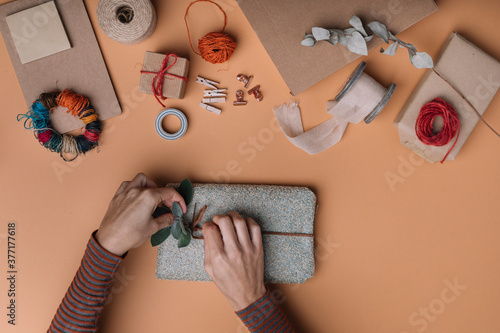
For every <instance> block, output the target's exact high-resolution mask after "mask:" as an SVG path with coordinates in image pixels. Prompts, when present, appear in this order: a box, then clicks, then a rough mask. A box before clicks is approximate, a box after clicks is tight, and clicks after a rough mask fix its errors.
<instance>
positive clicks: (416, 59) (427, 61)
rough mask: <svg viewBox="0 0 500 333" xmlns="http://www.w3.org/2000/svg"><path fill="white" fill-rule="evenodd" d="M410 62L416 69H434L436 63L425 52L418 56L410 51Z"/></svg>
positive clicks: (419, 53) (418, 53)
mask: <svg viewBox="0 0 500 333" xmlns="http://www.w3.org/2000/svg"><path fill="white" fill-rule="evenodd" d="M408 53H409V54H410V61H411V63H412V64H413V66H415V67H416V68H433V67H434V62H433V61H432V58H431V56H430V55H428V54H427V53H425V52H417V53H416V54H412V53H411V52H410V51H409V50H408Z"/></svg>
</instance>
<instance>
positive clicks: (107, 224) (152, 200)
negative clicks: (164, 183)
mask: <svg viewBox="0 0 500 333" xmlns="http://www.w3.org/2000/svg"><path fill="white" fill-rule="evenodd" d="M174 202H178V203H179V204H180V206H181V208H182V212H183V213H186V203H185V202H184V199H183V198H182V196H181V195H180V194H179V193H177V191H176V190H174V189H173V188H171V187H163V188H159V187H157V185H156V184H155V183H154V182H153V181H152V180H151V179H149V178H148V177H146V175H144V174H143V173H139V174H138V175H137V176H135V178H134V179H133V180H132V181H130V182H123V183H122V184H121V185H120V187H119V188H118V190H117V191H116V194H115V196H114V197H113V199H112V200H111V202H110V204H109V207H108V211H107V212H106V215H105V216H104V219H103V220H102V223H101V226H100V227H99V230H98V231H97V234H96V239H97V241H98V242H99V244H100V245H101V246H102V247H103V248H105V249H106V250H108V251H109V252H111V253H113V254H116V255H119V256H122V255H123V254H125V252H127V251H128V250H130V249H133V248H136V247H138V246H140V245H141V244H142V243H144V242H145V241H146V240H147V239H148V238H149V237H150V236H151V235H152V234H154V233H155V232H157V231H158V230H160V229H162V228H165V227H168V226H170V225H172V223H173V221H174V217H173V215H172V213H168V214H164V215H161V216H159V217H157V218H153V217H152V214H153V212H154V210H155V209H156V207H157V206H158V204H160V203H163V204H165V205H166V206H167V207H168V208H172V204H173V203H174Z"/></svg>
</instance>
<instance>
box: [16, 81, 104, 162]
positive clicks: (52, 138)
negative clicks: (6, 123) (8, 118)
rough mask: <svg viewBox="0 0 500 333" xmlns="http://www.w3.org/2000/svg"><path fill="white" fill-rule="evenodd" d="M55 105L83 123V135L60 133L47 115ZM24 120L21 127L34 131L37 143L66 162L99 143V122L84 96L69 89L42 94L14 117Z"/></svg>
mask: <svg viewBox="0 0 500 333" xmlns="http://www.w3.org/2000/svg"><path fill="white" fill-rule="evenodd" d="M57 106H62V107H66V108H67V109H68V111H67V113H71V115H73V116H75V117H78V118H79V119H80V120H82V121H83V124H84V125H85V132H84V133H83V134H82V135H78V136H76V137H73V136H71V135H67V134H62V135H61V134H59V133H58V132H57V131H56V130H55V129H54V128H53V127H52V124H51V122H50V118H49V114H50V113H52V111H53V109H54V108H55V107H57ZM23 119H24V127H25V128H26V129H30V130H32V131H33V133H34V135H35V137H36V138H37V139H38V141H39V142H40V144H41V145H42V146H44V147H45V148H47V149H48V150H50V151H52V152H56V153H59V155H60V156H61V157H62V159H63V160H65V161H67V162H69V161H73V160H74V159H75V158H77V157H78V155H79V154H85V153H86V152H88V151H89V150H92V149H94V148H95V147H97V146H98V144H99V143H98V141H99V136H100V134H101V131H102V129H101V121H100V120H99V116H98V115H97V114H96V113H95V111H94V109H93V108H92V106H91V105H90V102H89V100H88V99H87V98H85V97H83V96H82V95H78V94H76V93H74V92H72V91H71V90H69V89H66V90H64V91H63V92H58V91H53V92H48V93H42V94H41V95H40V97H39V99H37V100H36V101H34V102H33V104H32V105H31V108H30V110H29V111H28V112H27V113H25V114H19V115H18V116H17V120H18V121H21V120H23Z"/></svg>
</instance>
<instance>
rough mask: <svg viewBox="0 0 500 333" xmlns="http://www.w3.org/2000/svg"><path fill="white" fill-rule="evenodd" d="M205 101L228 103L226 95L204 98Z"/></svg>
mask: <svg viewBox="0 0 500 333" xmlns="http://www.w3.org/2000/svg"><path fill="white" fill-rule="evenodd" d="M202 102H203V103H226V97H212V98H204V99H203V100H202Z"/></svg>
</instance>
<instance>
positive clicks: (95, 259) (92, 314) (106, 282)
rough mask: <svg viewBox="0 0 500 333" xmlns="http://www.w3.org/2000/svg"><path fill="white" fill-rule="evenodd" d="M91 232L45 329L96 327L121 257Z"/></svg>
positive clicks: (92, 329)
mask: <svg viewBox="0 0 500 333" xmlns="http://www.w3.org/2000/svg"><path fill="white" fill-rule="evenodd" d="M95 233H96V232H94V233H93V234H92V237H91V238H90V240H89V243H88V245H87V249H86V250H85V254H84V255H83V259H82V263H81V265H80V268H79V269H78V271H77V273H76V276H75V278H74V279H73V282H72V283H71V285H70V287H69V289H68V291H67V292H66V295H65V296H64V298H63V300H62V302H61V305H60V306H59V308H58V309H57V312H56V315H55V316H54V319H52V323H51V324H50V327H49V329H48V331H47V332H50V333H53V332H57V333H59V332H64V333H66V332H78V333H86V332H96V331H97V329H98V320H99V317H100V315H101V312H102V309H103V307H104V304H105V302H106V299H107V297H108V295H109V293H110V292H111V287H113V282H114V278H115V273H116V271H117V270H118V266H119V265H120V263H121V262H122V260H123V257H119V256H116V255H114V254H112V253H110V252H108V251H106V250H105V249H104V248H102V247H101V246H100V245H99V243H97V241H96V239H95Z"/></svg>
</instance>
